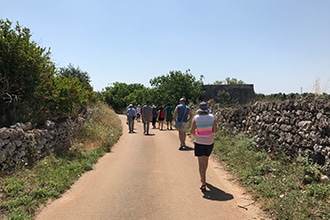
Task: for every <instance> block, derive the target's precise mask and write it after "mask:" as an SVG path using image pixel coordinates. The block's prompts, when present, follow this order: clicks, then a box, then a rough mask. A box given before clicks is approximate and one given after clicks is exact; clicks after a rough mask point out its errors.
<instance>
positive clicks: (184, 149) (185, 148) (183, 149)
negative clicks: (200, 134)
mask: <svg viewBox="0 0 330 220" xmlns="http://www.w3.org/2000/svg"><path fill="white" fill-rule="evenodd" d="M180 150H181V151H192V150H194V148H192V147H188V146H185V147H183V148H182V149H180Z"/></svg>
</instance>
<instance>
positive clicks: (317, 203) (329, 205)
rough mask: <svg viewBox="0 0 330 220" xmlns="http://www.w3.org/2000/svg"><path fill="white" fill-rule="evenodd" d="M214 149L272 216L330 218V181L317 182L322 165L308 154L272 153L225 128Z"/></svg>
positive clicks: (280, 217)
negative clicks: (292, 156) (294, 155)
mask: <svg viewBox="0 0 330 220" xmlns="http://www.w3.org/2000/svg"><path fill="white" fill-rule="evenodd" d="M214 153H215V154H216V155H217V157H218V158H219V159H220V160H221V161H224V162H225V163H226V164H227V165H228V169H229V170H230V171H232V172H234V173H236V174H237V176H238V178H239V179H240V181H241V182H242V183H243V184H245V186H247V188H248V189H249V190H250V192H251V193H252V195H253V196H254V197H255V199H256V200H259V202H260V203H261V205H262V207H263V208H264V210H265V211H267V212H268V213H269V214H270V215H271V216H272V218H273V219H288V220H289V219H292V220H296V219H299V220H305V219H306V220H307V219H308V220H310V219H330V184H329V183H320V182H318V178H317V177H318V175H319V172H320V167H319V166H318V165H316V164H312V163H311V162H310V161H309V160H308V159H307V158H303V157H299V158H289V157H287V156H286V155H284V154H283V153H281V152H280V151H278V152H273V153H272V154H269V153H267V152H265V151H262V150H258V149H257V148H256V147H255V144H254V143H253V141H252V140H250V139H248V138H246V137H244V136H243V135H231V134H228V133H226V132H219V133H218V134H217V135H216V143H215V148H214ZM306 175H309V176H311V179H310V180H309V181H306V179H305V178H306Z"/></svg>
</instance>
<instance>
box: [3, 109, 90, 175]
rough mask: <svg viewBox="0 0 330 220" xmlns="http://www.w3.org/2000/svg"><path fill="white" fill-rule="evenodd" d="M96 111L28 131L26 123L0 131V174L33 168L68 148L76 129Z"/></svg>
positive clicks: (28, 127)
mask: <svg viewBox="0 0 330 220" xmlns="http://www.w3.org/2000/svg"><path fill="white" fill-rule="evenodd" d="M94 111H97V109H90V110H86V111H85V112H84V113H83V114H81V116H80V117H78V119H76V120H72V119H70V118H66V119H62V120H57V121H56V122H54V121H46V122H45V124H44V126H42V127H40V128H38V129H32V126H31V124H30V123H26V124H22V123H17V124H15V125H13V126H11V127H9V128H7V127H3V128H0V172H1V173H5V174H10V173H12V172H14V171H15V169H16V168H17V167H22V166H28V165H33V164H34V163H35V162H36V161H38V160H40V159H42V158H44V157H45V156H46V155H49V153H50V152H52V151H54V150H57V149H59V150H61V149H65V148H69V147H70V146H71V145H72V141H73V138H74V136H75V134H76V131H77V129H78V128H79V127H80V126H81V125H82V124H83V122H84V121H86V120H87V119H88V118H89V117H90V116H91V115H92V114H93V112H94Z"/></svg>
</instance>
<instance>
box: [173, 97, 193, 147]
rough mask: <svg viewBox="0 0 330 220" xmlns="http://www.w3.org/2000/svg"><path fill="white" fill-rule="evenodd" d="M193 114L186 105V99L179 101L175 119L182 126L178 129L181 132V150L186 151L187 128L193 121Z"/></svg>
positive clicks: (174, 115)
mask: <svg viewBox="0 0 330 220" xmlns="http://www.w3.org/2000/svg"><path fill="white" fill-rule="evenodd" d="M191 117H192V113H191V111H190V108H189V107H188V106H187V105H186V101H185V99H184V98H181V99H180V100H179V104H178V105H177V106H176V107H175V109H174V113H173V118H174V120H175V122H176V123H179V124H181V126H180V127H178V128H176V129H177V130H178V131H179V140H180V148H179V150H184V148H185V147H186V137H187V133H186V128H187V122H188V121H189V120H190V119H191Z"/></svg>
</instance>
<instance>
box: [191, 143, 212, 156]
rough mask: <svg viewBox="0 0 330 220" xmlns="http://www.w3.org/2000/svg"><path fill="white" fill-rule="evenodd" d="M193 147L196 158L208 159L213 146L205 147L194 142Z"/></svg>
mask: <svg viewBox="0 0 330 220" xmlns="http://www.w3.org/2000/svg"><path fill="white" fill-rule="evenodd" d="M194 145H195V149H194V151H195V156H196V157H200V156H207V157H209V156H210V155H211V153H212V150H213V145H214V144H210V145H205V144H198V143H196V142H194Z"/></svg>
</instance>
